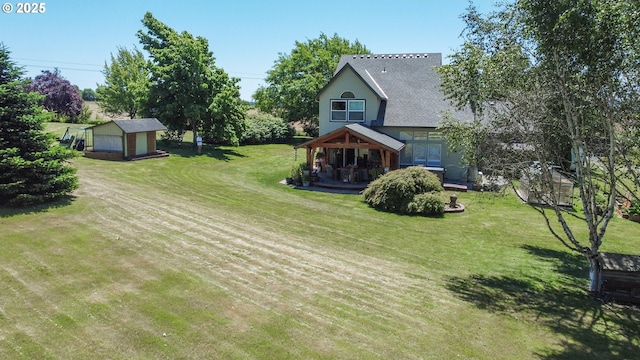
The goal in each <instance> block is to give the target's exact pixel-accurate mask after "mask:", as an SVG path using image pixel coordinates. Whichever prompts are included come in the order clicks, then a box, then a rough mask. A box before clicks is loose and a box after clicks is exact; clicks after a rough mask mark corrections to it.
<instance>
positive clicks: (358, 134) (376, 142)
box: [296, 124, 405, 170]
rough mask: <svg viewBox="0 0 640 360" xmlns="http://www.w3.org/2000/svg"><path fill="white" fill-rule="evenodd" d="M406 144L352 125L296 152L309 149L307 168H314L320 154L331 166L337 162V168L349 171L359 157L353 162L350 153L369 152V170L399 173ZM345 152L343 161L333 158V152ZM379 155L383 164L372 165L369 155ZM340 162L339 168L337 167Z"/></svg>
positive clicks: (319, 138) (377, 161)
mask: <svg viewBox="0 0 640 360" xmlns="http://www.w3.org/2000/svg"><path fill="white" fill-rule="evenodd" d="M404 146H405V145H404V143H402V142H400V141H398V140H396V139H394V138H392V137H391V136H388V135H386V134H383V133H380V132H377V131H375V130H372V129H370V128H368V127H366V126H363V125H360V124H349V125H346V126H343V127H341V128H339V129H337V130H334V131H332V132H329V133H327V134H324V135H322V136H320V137H318V138H315V139H312V140H309V141H307V142H305V143H302V144H300V145H298V146H296V149H305V156H306V161H307V164H309V165H313V160H314V157H315V153H316V151H318V150H319V151H321V152H322V153H323V154H325V161H326V162H327V163H331V162H333V163H334V164H332V165H333V166H334V167H346V166H348V165H359V164H357V159H358V157H357V155H354V158H353V161H351V159H347V158H346V156H345V155H346V151H345V150H347V149H352V150H358V151H360V150H367V154H363V155H367V158H368V160H369V161H368V163H369V166H376V167H380V168H382V169H385V168H386V169H389V170H395V169H397V168H398V158H399V154H400V151H401V150H402V149H403V148H404ZM338 149H340V151H342V152H341V153H340V154H341V155H342V158H341V159H336V158H334V157H333V156H334V155H335V154H336V153H332V150H338ZM376 151H377V153H378V154H379V160H375V162H373V161H371V158H370V157H369V153H371V152H374V153H375V152H376ZM336 162H337V164H336Z"/></svg>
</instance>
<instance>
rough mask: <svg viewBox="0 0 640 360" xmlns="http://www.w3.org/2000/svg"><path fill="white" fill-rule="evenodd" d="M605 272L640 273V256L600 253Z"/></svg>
mask: <svg viewBox="0 0 640 360" xmlns="http://www.w3.org/2000/svg"><path fill="white" fill-rule="evenodd" d="M600 263H601V265H602V269H603V270H612V271H626V272H637V273H640V255H626V254H616V253H604V252H603V253H600Z"/></svg>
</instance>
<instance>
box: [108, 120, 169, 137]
mask: <svg viewBox="0 0 640 360" xmlns="http://www.w3.org/2000/svg"><path fill="white" fill-rule="evenodd" d="M113 122H114V123H115V124H116V125H118V127H119V128H120V129H122V131H124V133H125V134H129V133H139V132H147V131H164V130H167V128H166V126H164V125H162V123H161V122H160V121H158V119H156V118H147V119H130V120H113Z"/></svg>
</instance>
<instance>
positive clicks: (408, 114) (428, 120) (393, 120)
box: [335, 53, 473, 127]
mask: <svg viewBox="0 0 640 360" xmlns="http://www.w3.org/2000/svg"><path fill="white" fill-rule="evenodd" d="M347 65H348V66H349V67H351V68H352V69H353V70H354V71H355V72H356V73H357V74H358V75H359V76H360V77H361V78H362V79H363V81H364V82H365V83H366V84H367V85H368V86H369V87H370V88H371V89H372V90H373V91H374V92H375V93H376V94H377V95H378V97H379V98H380V99H381V100H383V101H382V103H383V105H382V106H383V107H385V108H384V111H380V114H379V117H380V118H379V119H378V120H380V121H378V122H376V123H375V125H384V126H401V127H413V126H420V127H437V126H438V124H439V123H440V121H441V120H442V114H443V113H445V112H446V111H452V112H453V113H454V115H455V116H456V117H457V118H458V119H460V120H464V121H469V120H471V119H472V118H473V116H472V115H471V112H470V111H466V112H456V111H454V108H453V106H451V105H450V104H449V102H448V101H447V100H446V99H445V98H444V94H442V92H441V91H440V75H439V74H438V73H437V72H436V67H438V66H440V65H442V54H439V53H430V54H404V55H344V56H342V57H341V58H340V62H339V63H338V67H337V70H336V73H335V74H336V75H337V74H339V73H340V71H342V70H343V68H345V66H347ZM385 100H386V101H385Z"/></svg>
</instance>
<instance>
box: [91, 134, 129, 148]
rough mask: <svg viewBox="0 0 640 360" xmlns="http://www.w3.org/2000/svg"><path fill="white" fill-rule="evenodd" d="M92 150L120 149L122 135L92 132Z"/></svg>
mask: <svg viewBox="0 0 640 360" xmlns="http://www.w3.org/2000/svg"><path fill="white" fill-rule="evenodd" d="M93 151H122V136H112V135H95V134H94V135H93Z"/></svg>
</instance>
